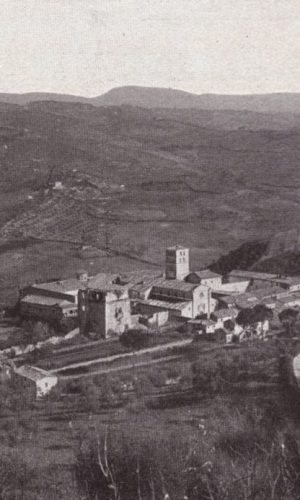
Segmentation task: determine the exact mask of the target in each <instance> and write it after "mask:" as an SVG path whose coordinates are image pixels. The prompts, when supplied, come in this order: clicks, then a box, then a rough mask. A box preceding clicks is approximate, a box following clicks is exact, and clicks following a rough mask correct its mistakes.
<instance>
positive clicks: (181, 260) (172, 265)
mask: <svg viewBox="0 0 300 500" xmlns="http://www.w3.org/2000/svg"><path fill="white" fill-rule="evenodd" d="M189 253H190V251H189V249H188V248H184V247H181V246H175V247H169V248H167V250H166V279H167V280H184V278H185V277H186V276H187V275H188V274H189V271H190V256H189Z"/></svg>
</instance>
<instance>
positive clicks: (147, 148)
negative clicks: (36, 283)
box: [0, 102, 300, 302]
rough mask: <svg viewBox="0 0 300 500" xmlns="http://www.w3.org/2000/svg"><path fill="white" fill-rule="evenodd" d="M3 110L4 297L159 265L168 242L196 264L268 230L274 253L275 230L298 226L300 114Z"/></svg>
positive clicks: (45, 106)
mask: <svg viewBox="0 0 300 500" xmlns="http://www.w3.org/2000/svg"><path fill="white" fill-rule="evenodd" d="M0 107H1V110H2V113H1V119H0V121H1V123H0V125H1V129H0V162H1V174H2V177H1V182H0V199H1V202H0V205H1V206H0V208H1V211H0V233H1V235H2V241H1V244H0V301H1V302H7V301H10V300H14V299H15V297H16V295H17V289H18V286H19V284H23V283H24V282H28V281H29V282H30V281H33V280H36V279H47V278H49V277H51V278H53V277H66V276H70V275H72V274H74V273H75V271H76V270H77V269H78V268H82V267H85V268H87V270H88V271H89V272H90V273H91V274H94V273H95V272H97V271H106V270H111V271H121V270H131V269H138V268H142V267H143V268H145V267H149V268H151V267H156V266H162V265H163V263H164V250H165V247H166V246H168V245H172V244H174V243H183V244H186V245H188V246H189V247H190V248H191V256H192V266H193V267H198V268H199V267H203V266H206V265H208V264H210V263H211V262H212V261H214V260H216V259H217V258H218V257H219V256H220V255H222V254H224V253H226V252H228V251H229V250H231V249H233V248H235V247H237V246H238V245H240V244H241V243H242V242H244V241H247V240H252V239H272V238H273V236H274V237H275V239H274V244H273V246H272V248H271V247H270V250H269V253H270V254H271V255H272V256H273V255H274V253H275V254H276V252H278V251H279V252H281V249H282V248H286V247H285V246H284V245H282V244H280V243H276V234H277V233H285V232H286V231H287V230H291V231H293V230H294V229H295V228H296V227H297V226H298V224H299V210H298V208H299V203H300V177H299V168H298V165H299V161H300V150H299V148H298V142H299V132H298V130H299V127H300V119H299V118H298V115H292V114H286V115H284V116H283V115H276V116H275V115H271V114H260V113H252V114H251V113H250V114H249V112H230V111H220V112H213V111H201V110H191V109H187V110H180V111H178V110H171V109H153V110H150V109H142V108H134V107H126V106H122V107H109V106H107V107H98V108H96V107H93V106H90V105H88V104H80V103H78V104H76V103H63V102H60V103H59V102H38V103H33V104H30V105H28V106H26V107H22V106H15V105H9V104H5V105H4V104H1V105H0ZM55 181H61V182H62V186H63V188H62V189H61V190H59V189H58V190H52V189H51V186H50V189H49V183H50V184H51V182H52V183H53V182H55ZM178 235H180V238H179V237H178ZM280 239H281V241H283V240H285V238H284V237H282V236H280V237H279V240H280ZM288 239H289V238H286V241H287V246H288V247H290V246H291V245H292V246H294V247H295V244H294V243H291V244H288ZM291 241H294V242H295V237H293V238H291ZM83 243H84V244H86V245H92V246H93V245H94V246H96V247H98V248H99V249H100V251H99V252H98V255H96V254H94V255H93V253H90V254H89V253H87V254H85V255H86V258H85V256H84V254H83V253H82V252H81V246H82V244H83ZM108 249H109V252H107V250H108Z"/></svg>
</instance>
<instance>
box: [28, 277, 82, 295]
mask: <svg viewBox="0 0 300 500" xmlns="http://www.w3.org/2000/svg"><path fill="white" fill-rule="evenodd" d="M32 286H33V287H35V288H41V289H43V290H50V291H51V292H60V293H68V292H71V291H74V290H79V289H80V288H85V287H86V282H84V281H80V280H77V279H75V278H70V279H66V280H61V281H50V282H48V283H36V284H34V285H32Z"/></svg>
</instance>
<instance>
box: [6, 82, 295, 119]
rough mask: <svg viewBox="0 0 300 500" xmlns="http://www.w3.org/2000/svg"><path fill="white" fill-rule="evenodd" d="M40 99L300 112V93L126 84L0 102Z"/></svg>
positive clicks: (16, 96)
mask: <svg viewBox="0 0 300 500" xmlns="http://www.w3.org/2000/svg"><path fill="white" fill-rule="evenodd" d="M37 101H58V102H80V103H86V104H92V105H93V106H121V105H129V106H135V107H143V108H151V109H152V108H169V109H170V108H172V109H184V108H185V109H203V110H218V111H220V110H232V111H254V112H260V113H300V93H273V94H252V95H221V94H199V95H198V94H192V93H189V92H185V91H182V90H176V89H168V88H157V87H139V86H125V87H117V88H113V89H111V90H109V91H108V92H106V93H105V94H103V95H100V96H97V97H91V98H88V97H82V96H76V95H68V94H57V93H43V92H31V93H25V94H8V93H2V94H0V102H6V103H10V104H18V105H26V104H29V103H31V102H37Z"/></svg>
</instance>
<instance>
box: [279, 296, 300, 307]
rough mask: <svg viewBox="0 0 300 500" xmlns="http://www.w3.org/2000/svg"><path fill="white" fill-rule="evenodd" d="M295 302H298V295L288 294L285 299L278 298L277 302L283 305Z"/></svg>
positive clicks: (299, 297)
mask: <svg viewBox="0 0 300 500" xmlns="http://www.w3.org/2000/svg"><path fill="white" fill-rule="evenodd" d="M296 301H300V294H299V293H293V294H290V295H288V296H286V297H280V298H279V299H278V302H281V303H283V304H289V303H292V302H296Z"/></svg>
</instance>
